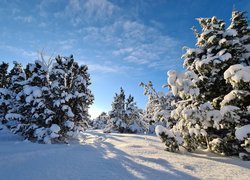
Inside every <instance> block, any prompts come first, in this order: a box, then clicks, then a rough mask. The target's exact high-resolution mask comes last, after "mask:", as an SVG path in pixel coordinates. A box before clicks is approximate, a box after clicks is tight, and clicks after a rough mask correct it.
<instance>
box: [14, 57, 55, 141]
mask: <svg viewBox="0 0 250 180" xmlns="http://www.w3.org/2000/svg"><path fill="white" fill-rule="evenodd" d="M25 72H26V76H27V80H26V82H25V85H24V87H23V90H22V91H21V92H19V93H18V94H17V96H16V99H17V100H18V101H19V103H20V105H21V106H19V108H18V111H19V113H20V114H21V116H22V117H23V118H21V120H20V122H19V124H18V126H17V127H16V128H14V131H15V132H16V133H20V134H22V135H23V136H24V137H25V138H27V139H29V140H37V141H41V142H49V140H50V139H49V137H48V136H53V137H55V136H57V135H54V134H53V133H54V132H52V131H50V130H49V128H50V123H49V122H50V121H51V119H52V117H53V114H54V113H53V112H52V111H51V109H50V89H49V79H48V72H47V69H46V67H45V66H44V65H43V63H42V62H41V61H36V62H35V64H28V65H27V67H26V69H25Z"/></svg>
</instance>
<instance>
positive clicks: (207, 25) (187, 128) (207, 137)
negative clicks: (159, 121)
mask: <svg viewBox="0 0 250 180" xmlns="http://www.w3.org/2000/svg"><path fill="white" fill-rule="evenodd" d="M234 14H237V13H234V12H233V17H232V21H233V22H232V24H231V25H230V27H229V28H227V29H225V23H224V22H223V21H222V20H219V19H217V18H216V17H212V18H199V19H198V21H199V23H200V25H201V27H202V32H201V33H199V32H198V31H197V30H196V29H194V32H195V36H196V38H197V43H196V45H197V48H195V49H191V48H186V53H185V54H184V55H183V58H184V67H185V68H186V72H184V73H177V72H176V71H169V72H168V75H169V78H168V83H169V85H170V87H171V89H172V92H173V94H174V95H175V96H178V97H180V98H181V99H182V100H181V101H179V102H177V103H176V109H174V110H173V111H172V112H171V117H172V118H174V119H175V120H176V124H175V125H174V126H173V128H172V129H171V133H172V136H171V138H173V137H174V138H176V139H175V141H172V142H173V143H175V144H174V145H175V146H174V147H176V142H179V145H181V146H183V147H185V148H186V149H187V150H189V151H192V150H195V149H196V148H197V147H203V148H209V149H210V150H211V151H213V152H216V153H220V154H224V155H235V154H239V152H241V151H242V148H241V147H242V146H244V145H240V142H239V141H238V140H237V138H236V137H235V136H236V135H235V133H236V131H235V130H236V128H237V127H239V126H240V125H241V124H242V123H243V122H244V123H243V124H248V122H249V118H248V117H246V116H241V114H242V113H241V112H242V110H243V111H245V112H247V111H246V109H247V108H248V106H249V105H248V103H247V102H249V101H248V100H247V99H248V98H249V97H248V92H246V91H243V90H246V89H248V86H247V85H246V83H248V80H246V79H248V78H249V73H248V70H247V68H246V67H243V65H240V64H241V63H243V64H245V65H247V57H246V56H245V54H244V53H245V52H246V50H247V48H246V47H247V46H248V44H243V43H242V42H243V41H242V39H244V40H245V39H248V36H246V37H243V36H242V35H240V34H242V33H244V32H245V30H246V29H249V28H241V26H247V24H246V22H247V20H246V19H245V20H243V21H242V20H239V19H238V21H240V22H244V23H242V25H239V24H240V23H236V22H235V21H236V19H237V18H235V17H234ZM238 14H241V13H238ZM241 17H243V16H241ZM233 24H238V25H239V26H238V27H237V26H235V25H233ZM232 27H234V28H232ZM245 42H246V41H245ZM237 64H238V65H237ZM232 71H233V73H232V74H234V73H236V72H239V73H238V75H239V74H240V72H241V74H242V73H243V72H245V73H243V74H245V75H242V76H240V77H239V76H234V75H232V74H230V73H229V72H232ZM231 75H232V76H233V77H235V78H236V79H238V80H237V81H239V82H240V81H241V82H242V81H244V82H243V84H241V85H240V83H235V86H233V85H232V86H231V85H228V83H229V82H231V81H232V80H233V79H234V80H235V78H232V76H231ZM244 78H245V79H244ZM244 83H245V84H244ZM236 84H237V85H236ZM236 86H238V87H240V86H241V88H243V87H244V88H243V89H242V90H240V91H237V92H238V93H239V94H238V95H237V93H236V90H235V88H236ZM235 97H237V98H235ZM225 99H226V100H225ZM228 99H230V100H232V101H233V102H239V104H241V106H238V107H237V106H235V104H233V103H228ZM235 99H237V100H235ZM225 101H226V102H227V103H226V102H225ZM229 102H230V101H229ZM236 104H237V103H236ZM242 104H243V105H242ZM243 114H247V113H243ZM244 127H245V126H244ZM179 135H180V136H179ZM180 138H181V140H180ZM245 138H246V139H244V140H247V142H248V141H249V139H247V136H246V137H245ZM162 139H164V141H166V139H167V137H166V136H164V137H163V136H162ZM170 142H171V141H170ZM167 144H168V145H169V143H167ZM245 144H247V143H246V141H245ZM245 147H248V145H245ZM170 149H171V148H170ZM174 149H175V150H177V149H178V148H174ZM245 152H246V151H245ZM245 156H246V155H245Z"/></svg>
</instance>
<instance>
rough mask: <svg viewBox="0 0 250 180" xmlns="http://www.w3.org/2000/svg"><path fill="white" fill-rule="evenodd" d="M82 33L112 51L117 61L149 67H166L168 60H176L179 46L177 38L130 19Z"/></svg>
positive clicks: (85, 29)
mask: <svg viewBox="0 0 250 180" xmlns="http://www.w3.org/2000/svg"><path fill="white" fill-rule="evenodd" d="M79 33H81V34H83V35H84V37H83V40H84V42H86V43H87V42H91V43H94V44H96V46H98V47H100V48H101V47H103V46H105V47H110V49H113V50H112V51H111V52H110V53H111V54H112V55H113V56H114V58H116V59H122V60H123V61H124V62H127V63H133V64H137V65H145V66H147V67H149V68H161V69H164V68H166V66H168V64H169V63H168V62H167V61H169V60H171V58H172V59H174V58H176V47H177V46H178V45H179V42H178V41H177V40H176V39H174V38H172V37H170V36H168V35H164V34H162V33H161V32H160V31H159V30H158V29H157V28H154V27H149V26H147V25H145V24H142V23H140V22H138V21H131V20H122V19H120V20H118V21H116V22H114V23H113V24H111V25H106V26H103V27H86V28H83V29H81V31H79ZM164 64H165V65H164Z"/></svg>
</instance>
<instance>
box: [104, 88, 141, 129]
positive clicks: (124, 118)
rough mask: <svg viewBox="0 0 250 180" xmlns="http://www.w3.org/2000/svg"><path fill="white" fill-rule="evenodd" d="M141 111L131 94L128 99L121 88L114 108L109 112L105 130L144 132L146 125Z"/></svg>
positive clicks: (116, 96) (113, 103)
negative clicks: (142, 120)
mask: <svg viewBox="0 0 250 180" xmlns="http://www.w3.org/2000/svg"><path fill="white" fill-rule="evenodd" d="M141 112H142V110H140V109H139V108H138V107H137V106H136V103H135V102H134V98H133V97H132V96H131V95H130V96H129V97H128V98H127V99H126V97H125V93H124V90H123V89H122V88H121V89H120V93H119V94H117V93H116V94H115V97H114V101H113V102H112V110H111V111H110V112H109V121H108V123H107V126H106V127H105V129H104V132H120V133H142V132H144V131H145V125H144V123H143V122H141Z"/></svg>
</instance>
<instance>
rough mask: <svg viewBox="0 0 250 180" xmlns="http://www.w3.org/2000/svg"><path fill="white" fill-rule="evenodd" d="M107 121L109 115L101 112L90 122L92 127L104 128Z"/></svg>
mask: <svg viewBox="0 0 250 180" xmlns="http://www.w3.org/2000/svg"><path fill="white" fill-rule="evenodd" d="M108 121H109V116H108V115H107V113H105V112H102V113H101V114H100V115H99V116H98V117H97V118H95V119H94V120H93V122H92V127H93V128H94V129H104V128H105V127H106V125H107V122H108Z"/></svg>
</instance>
